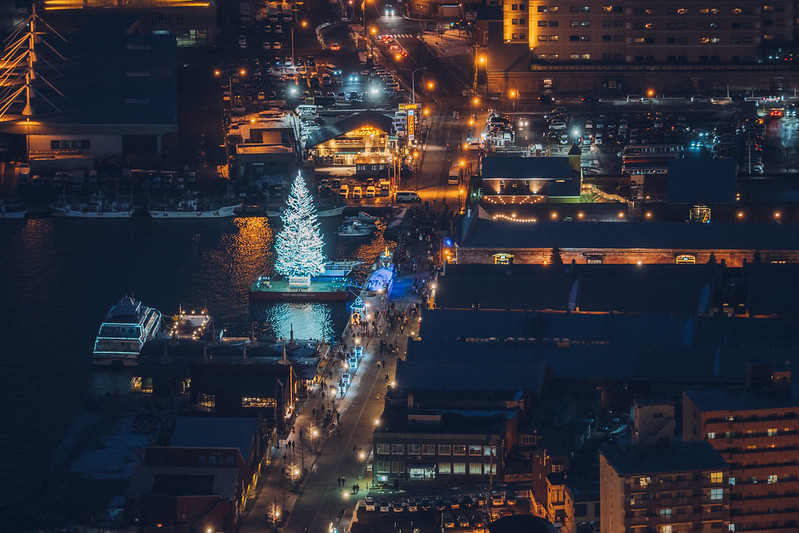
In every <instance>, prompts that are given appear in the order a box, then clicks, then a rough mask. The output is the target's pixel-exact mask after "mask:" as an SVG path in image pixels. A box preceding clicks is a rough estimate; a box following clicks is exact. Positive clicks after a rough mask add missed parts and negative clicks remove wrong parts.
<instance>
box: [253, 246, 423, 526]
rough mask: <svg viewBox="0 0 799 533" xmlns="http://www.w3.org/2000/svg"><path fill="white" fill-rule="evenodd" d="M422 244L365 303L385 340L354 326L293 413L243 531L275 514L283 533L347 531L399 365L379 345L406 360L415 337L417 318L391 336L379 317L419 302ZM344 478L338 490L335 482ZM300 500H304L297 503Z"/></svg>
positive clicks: (365, 486) (366, 482) (366, 481)
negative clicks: (356, 351)
mask: <svg viewBox="0 0 799 533" xmlns="http://www.w3.org/2000/svg"><path fill="white" fill-rule="evenodd" d="M427 244H428V243H427V241H426V240H425V241H419V242H414V243H411V244H410V245H408V246H406V247H404V248H403V252H407V253H406V254H405V255H406V256H409V257H410V259H409V260H406V261H405V265H406V269H407V270H406V271H403V272H401V273H400V275H399V276H398V277H397V279H396V280H395V284H394V287H393V290H392V291H391V294H390V295H389V297H388V298H385V299H384V298H382V297H380V296H377V295H364V296H363V300H364V303H366V305H367V309H368V313H369V315H370V316H371V317H372V318H371V320H370V322H371V321H373V320H375V316H376V315H375V311H379V313H378V315H379V317H380V318H378V319H376V320H377V322H376V325H377V330H378V331H382V334H376V332H375V331H374V329H375V328H374V326H372V325H371V324H370V325H369V326H368V328H369V334H364V332H363V331H353V327H352V326H351V325H348V326H347V327H346V328H345V331H344V333H343V335H342V339H341V343H340V344H339V345H336V346H334V347H333V348H332V353H331V355H332V356H333V357H332V358H331V360H330V361H331V362H330V364H328V367H327V368H328V371H327V372H328V373H327V374H326V378H325V381H324V388H323V387H322V386H321V385H317V386H315V387H314V388H313V390H312V391H311V392H310V394H309V399H308V401H307V402H306V403H305V405H304V406H302V408H301V409H299V410H298V411H299V412H298V414H297V417H296V419H295V421H294V424H293V429H292V430H289V432H288V433H287V434H285V435H280V441H279V448H278V447H276V448H273V449H272V450H271V457H272V460H271V462H270V465H269V467H268V469H267V470H266V471H265V472H264V474H263V475H262V477H261V480H260V481H259V483H258V488H257V491H256V499H255V501H254V503H252V504H250V505H248V507H249V509H248V510H247V511H246V512H245V514H244V517H243V519H242V524H241V528H240V530H241V531H242V532H248V531H252V532H255V531H258V532H262V531H264V530H265V529H267V528H271V523H270V522H269V521H268V520H267V518H266V516H267V513H270V514H271V511H272V509H273V508H274V507H277V508H279V509H280V510H281V513H283V514H284V516H285V517H286V523H285V526H284V527H283V528H282V530H283V531H288V532H297V533H303V532H304V530H305V528H308V531H312V532H315V531H323V530H325V531H326V527H325V528H324V529H323V526H327V524H328V523H329V522H332V523H333V524H334V525H339V526H344V527H339V531H345V530H347V529H348V528H349V520H350V517H351V514H352V511H353V509H354V505H355V504H356V503H357V499H356V498H361V497H364V496H366V494H367V493H368V490H369V489H370V487H371V485H372V478H371V473H370V472H367V471H366V458H367V457H368V455H369V452H370V451H371V448H372V432H373V431H374V421H375V420H376V419H377V418H379V416H380V414H381V413H382V411H383V402H384V401H385V390H386V387H387V386H388V385H387V383H386V380H385V374H386V373H388V374H389V375H390V377H392V378H393V376H394V375H395V370H396V360H397V358H398V357H400V355H391V354H387V353H381V350H380V346H381V344H380V341H381V340H384V341H386V344H391V345H396V346H397V348H398V349H397V353H398V354H401V355H404V352H405V345H406V343H407V336H408V335H409V334H416V333H417V332H418V314H417V316H415V317H414V316H411V313H410V312H408V313H407V315H408V318H409V323H408V325H404V324H403V325H402V327H400V326H399V322H397V321H395V325H396V327H395V329H393V330H392V329H391V328H390V327H389V323H388V321H387V320H386V319H384V318H383V316H382V310H383V309H386V310H387V311H388V310H389V309H390V308H391V304H393V305H394V310H395V312H397V313H398V314H400V315H401V314H402V311H407V310H408V309H411V308H412V307H413V305H414V304H415V303H418V302H419V301H420V296H419V295H418V294H415V292H414V290H413V284H414V281H415V280H416V279H417V277H420V278H421V277H429V270H428V269H426V268H424V267H423V266H421V265H420V266H418V267H417V270H418V272H417V273H414V272H413V271H412V270H413V269H412V261H413V259H414V258H415V257H416V256H420V257H424V258H425V259H426V257H427V255H426V251H425V253H424V254H422V253H421V252H420V250H418V248H419V247H420V246H423V245H427ZM426 264H427V263H426V261H424V265H426ZM386 314H387V315H388V312H387V313H386ZM414 319H416V320H414ZM361 329H363V328H361ZM356 342H359V343H360V344H361V345H362V346H363V359H362V360H361V363H360V364H359V365H358V368H357V370H356V371H355V372H352V371H350V372H351V374H352V382H351V384H350V386H349V387H348V388H347V390H346V392H345V394H344V396H343V397H342V396H341V395H340V394H338V393H337V391H338V383H339V380H340V379H341V374H342V373H343V372H345V371H347V369H346V368H345V366H344V365H342V363H341V361H340V360H339V359H338V358H337V355H338V352H339V351H342V352H343V353H344V354H346V356H345V358H344V359H345V360H346V359H347V356H349V354H350V353H352V348H353V346H355V344H356ZM384 361H385V366H383V365H382V364H381V366H380V368H378V367H377V363H378V362H380V363H382V362H384ZM322 413H324V414H322ZM328 413H329V416H328ZM314 429H315V430H316V431H315V432H314ZM287 442H288V443H293V446H292V445H291V444H289V445H287V444H286V443H287ZM361 452H363V454H361ZM334 478H335V480H334ZM341 478H343V479H344V483H343V484H342V483H341V482H340V481H339V480H340V479H341ZM334 481H335V484H334ZM355 484H357V485H359V486H360V491H359V493H358V495H357V496H355V497H354V498H353V497H352V495H351V493H352V489H353V486H354V485H355ZM303 495H305V498H301V497H300V496H303ZM342 505H343V507H342Z"/></svg>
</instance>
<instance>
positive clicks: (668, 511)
mask: <svg viewBox="0 0 799 533" xmlns="http://www.w3.org/2000/svg"><path fill="white" fill-rule="evenodd" d="M658 512H659V513H660V516H671V508H667V509H661V510H660V511H658Z"/></svg>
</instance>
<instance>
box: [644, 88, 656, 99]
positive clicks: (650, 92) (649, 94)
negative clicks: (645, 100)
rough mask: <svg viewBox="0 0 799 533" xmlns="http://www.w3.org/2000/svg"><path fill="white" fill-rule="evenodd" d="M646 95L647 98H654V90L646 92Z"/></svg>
mask: <svg viewBox="0 0 799 533" xmlns="http://www.w3.org/2000/svg"><path fill="white" fill-rule="evenodd" d="M646 95H647V96H648V97H649V98H652V97H653V96H655V89H649V90H648V91H646Z"/></svg>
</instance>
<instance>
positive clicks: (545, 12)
mask: <svg viewBox="0 0 799 533" xmlns="http://www.w3.org/2000/svg"><path fill="white" fill-rule="evenodd" d="M514 2H516V3H514ZM795 11H796V8H795V6H794V2H793V1H792V0H775V1H768V0H767V1H765V2H764V1H762V0H761V1H754V0H732V1H730V0H725V1H718V0H648V1H646V2H641V1H630V0H615V1H614V0H603V1H597V0H581V1H579V0H578V1H573V2H561V1H555V0H530V1H529V2H525V1H524V0H506V1H505V2H504V4H503V22H504V24H503V28H504V41H505V42H506V43H517V44H518V43H528V45H529V47H530V50H531V52H532V60H533V61H534V62H535V61H539V62H542V61H543V62H572V61H578V62H586V61H590V62H601V63H640V64H683V65H685V64H700V65H701V64H726V63H729V64H746V63H750V64H751V63H756V62H758V60H759V58H760V59H762V54H761V52H760V51H761V48H763V47H767V48H768V47H772V48H775V47H779V46H780V45H783V44H787V43H790V42H792V41H793V39H794V25H795V23H796V17H795Z"/></svg>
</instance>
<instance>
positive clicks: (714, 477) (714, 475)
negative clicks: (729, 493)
mask: <svg viewBox="0 0 799 533" xmlns="http://www.w3.org/2000/svg"><path fill="white" fill-rule="evenodd" d="M723 480H724V473H723V472H711V473H710V482H711V483H721V482H722V481H723Z"/></svg>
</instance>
